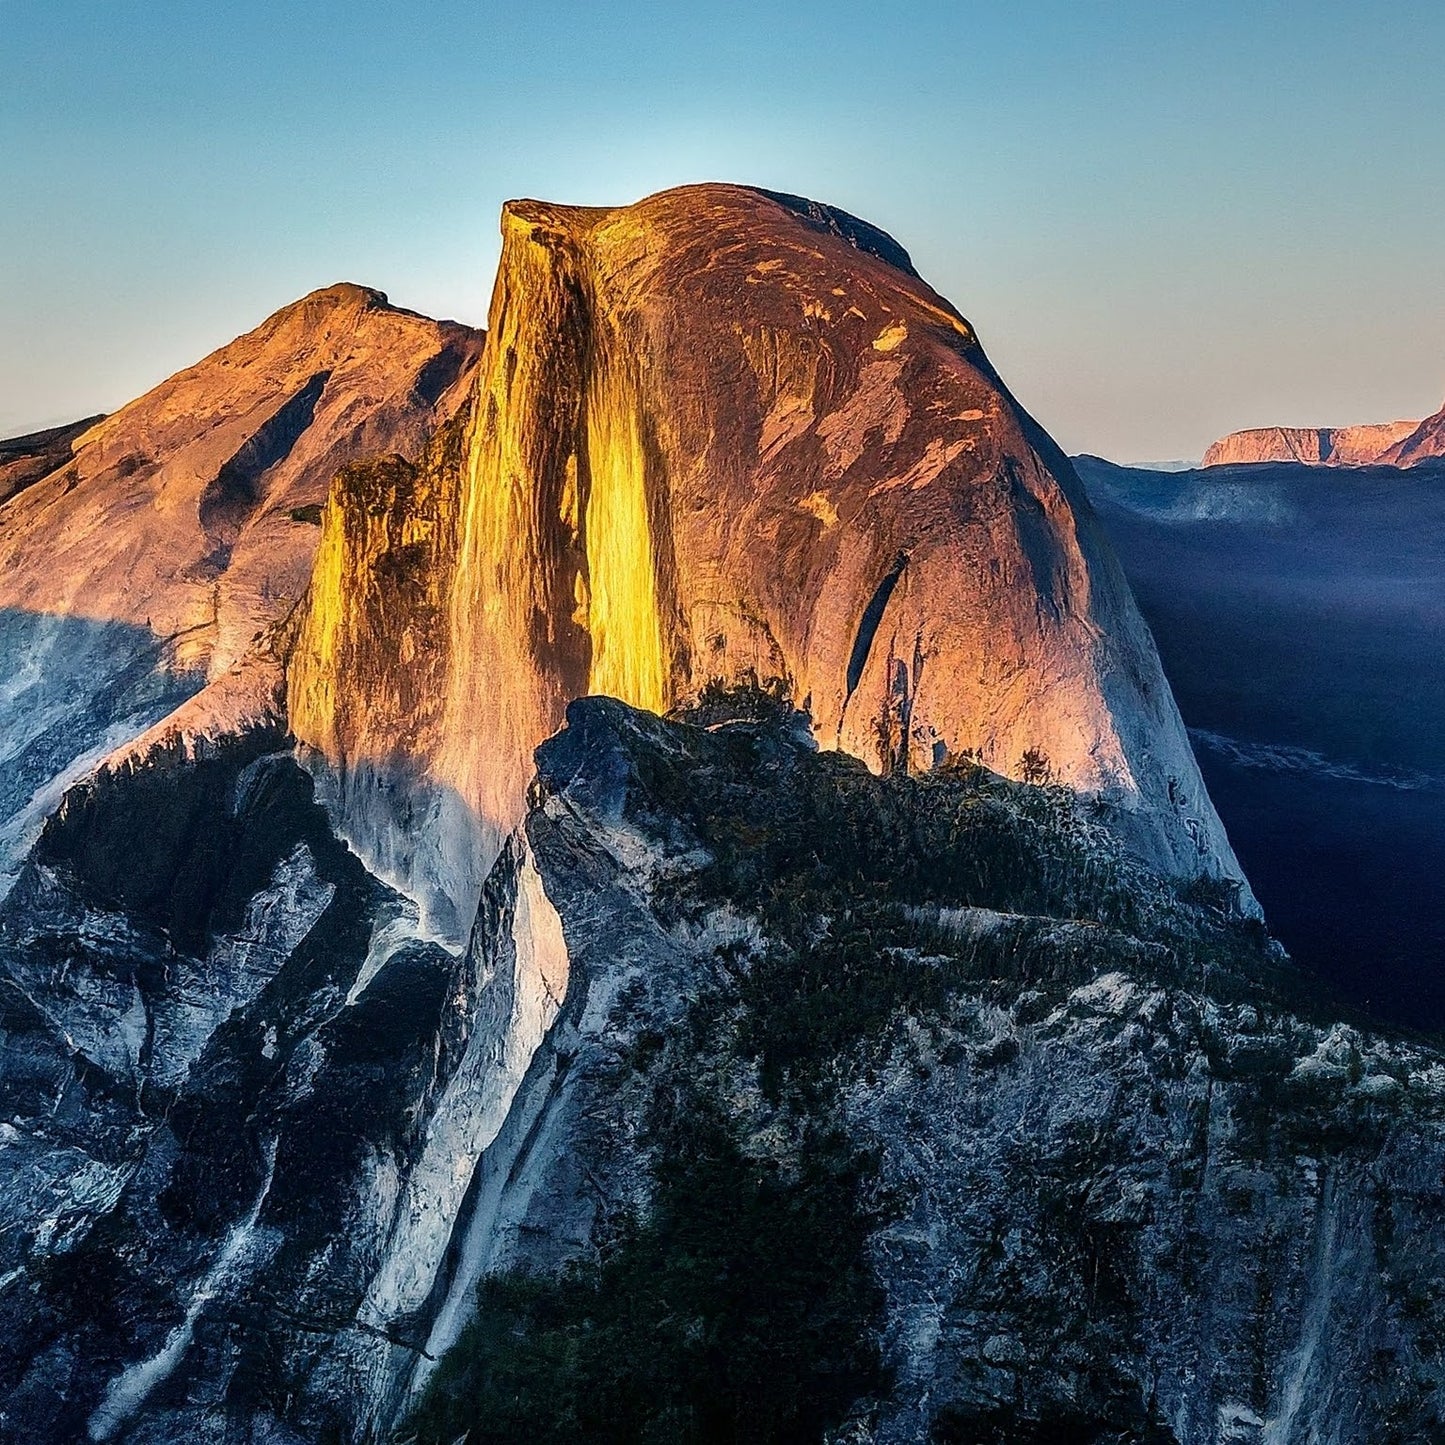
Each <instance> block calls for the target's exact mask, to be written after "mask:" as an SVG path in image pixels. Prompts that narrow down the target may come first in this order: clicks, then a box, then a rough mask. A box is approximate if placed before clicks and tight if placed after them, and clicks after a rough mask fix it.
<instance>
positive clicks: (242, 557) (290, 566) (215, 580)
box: [0, 285, 480, 888]
mask: <svg viewBox="0 0 1445 1445" xmlns="http://www.w3.org/2000/svg"><path fill="white" fill-rule="evenodd" d="M479 342H480V338H479V336H478V334H477V333H476V332H473V331H471V330H469V329H468V328H466V327H463V326H458V325H455V324H453V323H438V322H435V321H430V320H428V319H426V318H424V317H421V316H416V315H413V314H412V313H410V312H404V311H399V310H397V309H396V308H394V307H391V306H389V305H388V304H387V303H386V298H385V297H384V296H382V295H381V294H380V293H379V292H376V291H371V290H368V289H366V288H364V287H361V286H351V285H342V286H333V287H330V288H329V289H327V290H324V291H317V292H314V293H313V294H312V295H310V296H307V297H306V298H304V299H303V300H301V301H298V302H296V303H295V304H294V305H292V306H288V307H286V308H285V309H284V310H282V311H279V312H277V313H276V315H274V316H272V317H271V318H270V319H269V320H268V321H266V322H265V323H264V324H263V325H261V326H260V327H258V328H257V329H256V330H255V331H252V332H250V333H248V334H247V335H245V336H242V337H240V338H238V339H237V340H236V341H233V342H231V343H230V344H229V345H228V346H224V347H222V348H221V349H220V350H219V351H217V352H215V353H214V354H213V355H211V356H209V357H207V358H206V359H205V360H204V361H202V362H200V363H198V364H197V365H196V366H194V367H191V368H189V369H188V370H186V371H183V372H180V373H178V374H177V375H175V376H173V377H171V378H170V379H169V380H167V381H164V382H162V383H161V384H160V385H159V386H158V387H156V388H155V389H154V390H153V391H151V392H149V393H147V394H146V395H145V396H143V397H141V398H140V399H139V400H137V401H134V402H131V403H130V404H129V405H128V406H125V407H122V408H121V410H119V411H118V412H116V413H114V414H113V415H111V416H109V417H105V418H103V419H95V424H94V425H92V426H90V427H88V428H86V429H84V430H82V431H80V432H79V434H78V435H76V434H74V433H75V429H74V428H67V429H62V430H61V431H60V432H58V433H52V434H46V435H45V436H41V437H32V438H21V439H19V441H18V442H16V443H14V444H7V447H8V448H9V449H10V450H7V451H5V452H0V458H3V459H4V460H3V466H4V467H5V472H4V474H3V475H4V476H5V477H6V478H7V479H8V480H3V481H0V737H3V739H4V741H3V744H0V888H3V887H4V886H6V885H8V882H9V881H10V879H11V878H12V877H13V870H14V868H15V867H16V866H17V865H18V863H19V861H20V859H21V858H22V857H23V855H24V849H25V847H26V845H27V844H28V842H29V841H31V840H32V839H33V837H34V836H35V832H36V830H37V828H38V826H39V823H40V820H41V819H42V818H43V817H44V816H45V814H46V812H47V811H49V809H51V808H53V807H54V806H55V804H56V803H57V802H58V800H59V796H60V792H61V791H62V790H63V788H64V786H65V785H66V783H68V782H70V781H72V780H74V779H75V778H76V777H78V776H80V775H82V774H83V773H84V772H85V770H86V769H87V768H89V767H93V766H94V765H95V764H96V762H98V761H99V760H100V759H101V758H103V757H104V756H105V755H106V754H107V753H108V752H110V751H111V749H113V748H114V747H116V746H118V745H119V744H121V743H124V742H127V741H129V740H130V739H133V738H134V737H135V736H136V734H137V733H139V732H141V731H143V730H144V729H146V728H147V727H149V726H150V725H151V724H153V723H155V722H157V721H159V720H160V719H161V718H163V717H165V716H166V715H167V714H169V713H170V712H171V711H172V710H173V709H174V708H175V707H176V706H177V705H178V704H179V703H180V702H181V701H182V700H183V699H185V698H187V697H189V696H190V695H191V694H193V693H195V692H197V691H198V690H199V689H200V688H202V687H203V686H206V685H207V684H211V685H212V686H215V687H217V688H218V690H219V691H221V692H226V691H228V690H229V688H230V684H229V681H228V679H229V678H230V675H231V672H232V669H233V668H235V667H236V666H237V665H238V664H239V663H240V662H241V660H242V659H243V658H244V657H245V656H246V654H247V652H248V650H249V649H250V648H251V646H252V643H253V640H254V639H255V638H256V635H257V634H258V633H259V632H263V631H264V630H266V629H267V628H269V627H271V626H273V625H274V624H275V623H277V622H278V621H279V620H280V619H281V618H284V617H285V616H286V614H287V613H288V612H289V611H290V609H291V608H292V607H293V606H294V605H295V602H296V599H297V598H298V597H299V596H300V595H301V593H302V592H303V591H304V589H305V587H306V583H307V581H308V579H309V577H310V575H311V565H312V559H313V556H314V554H315V550H316V544H317V541H318V538H319V535H320V531H319V528H318V527H317V526H316V522H317V521H318V520H319V512H320V506H321V504H322V503H323V502H324V501H325V499H326V494H327V489H328V487H329V485H330V482H331V478H332V476H333V475H334V474H335V472H336V470H337V469H338V467H340V466H341V465H342V464H343V463H345V462H347V461H350V460H353V459H354V458H357V457H359V456H364V455H367V454H370V453H373V452H394V451H399V452H404V453H410V454H415V453H416V452H418V451H420V450H421V448H422V446H423V444H424V442H425V441H426V439H427V438H428V437H429V436H430V435H431V433H432V432H433V431H434V430H435V429H436V427H437V426H438V425H439V424H440V422H441V421H443V420H444V419H445V418H446V417H447V416H449V415H450V414H451V411H452V410H453V409H454V407H455V406H456V404H457V402H458V400H459V398H460V397H461V396H462V395H463V394H464V391H465V387H466V384H467V379H468V373H469V369H470V367H471V364H472V362H473V359H474V358H475V355H476V353H477V350H478V347H479ZM21 443H25V445H24V446H21ZM11 451H13V452H14V455H15V460H10V453H11ZM38 466H44V471H43V474H42V475H38V476H36V475H31V474H22V472H20V471H18V470H16V469H17V468H24V467H29V468H30V472H31V473H33V472H34V470H35V468H36V467H38ZM22 475H23V477H24V480H23V486H22V485H20V481H21V478H22ZM5 488H9V489H10V491H11V493H12V494H11V495H9V497H8V500H4V499H3V498H4V495H5V493H4V489H5ZM248 686H249V684H248ZM251 690H252V691H254V689H251ZM218 705H219V706H221V707H222V708H223V709H224V708H227V707H229V704H226V703H224V702H221V703H219V704H218Z"/></svg>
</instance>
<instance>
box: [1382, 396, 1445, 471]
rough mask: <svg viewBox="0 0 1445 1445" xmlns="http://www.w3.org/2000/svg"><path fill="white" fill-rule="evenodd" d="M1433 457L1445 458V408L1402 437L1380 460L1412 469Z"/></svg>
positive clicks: (1390, 464) (1394, 465)
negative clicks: (1416, 464)
mask: <svg viewBox="0 0 1445 1445" xmlns="http://www.w3.org/2000/svg"><path fill="white" fill-rule="evenodd" d="M1432 457H1445V406H1442V407H1441V408H1440V410H1439V411H1437V412H1436V413H1435V414H1434V415H1433V416H1427V417H1426V418H1425V420H1424V421H1422V422H1421V423H1420V424H1419V425H1418V426H1417V427H1415V428H1414V429H1413V430H1412V431H1411V432H1409V434H1408V435H1406V436H1403V437H1401V438H1400V440H1399V441H1397V442H1396V443H1395V445H1394V446H1392V447H1391V448H1390V449H1389V451H1387V452H1385V453H1384V454H1383V455H1382V456H1381V457H1380V460H1381V461H1382V462H1384V463H1386V464H1387V465H1389V466H1393V467H1412V466H1414V465H1415V463H1416V462H1424V461H1429V460H1430V459H1431V458H1432Z"/></svg>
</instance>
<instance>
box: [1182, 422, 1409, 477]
mask: <svg viewBox="0 0 1445 1445" xmlns="http://www.w3.org/2000/svg"><path fill="white" fill-rule="evenodd" d="M1420 426H1421V423H1420V422H1418V421H1386V422H1375V423H1371V424H1370V425H1367V426H1340V427H1298V426H1266V427H1257V428H1255V429H1254V430H1252V431H1237V432H1231V433H1230V434H1229V435H1228V436H1226V437H1221V438H1220V439H1219V440H1218V441H1217V442H1215V443H1214V445H1213V446H1211V447H1210V448H1209V450H1208V451H1207V452H1205V453H1204V460H1203V462H1202V463H1201V465H1202V466H1206V467H1228V466H1239V465H1241V464H1243V463H1249V462H1304V463H1306V464H1308V465H1311V466H1328V467H1365V466H1370V465H1372V464H1373V463H1378V462H1388V463H1392V464H1395V465H1404V464H1405V463H1400V462H1397V461H1396V460H1395V458H1394V457H1392V455H1391V453H1392V452H1393V451H1395V450H1397V449H1398V447H1399V445H1400V444H1401V443H1402V442H1404V441H1405V440H1406V439H1408V438H1409V437H1410V436H1411V435H1412V434H1413V433H1414V432H1415V431H1416V430H1417V428H1419V427H1420ZM1428 455H1436V453H1428Z"/></svg>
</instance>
